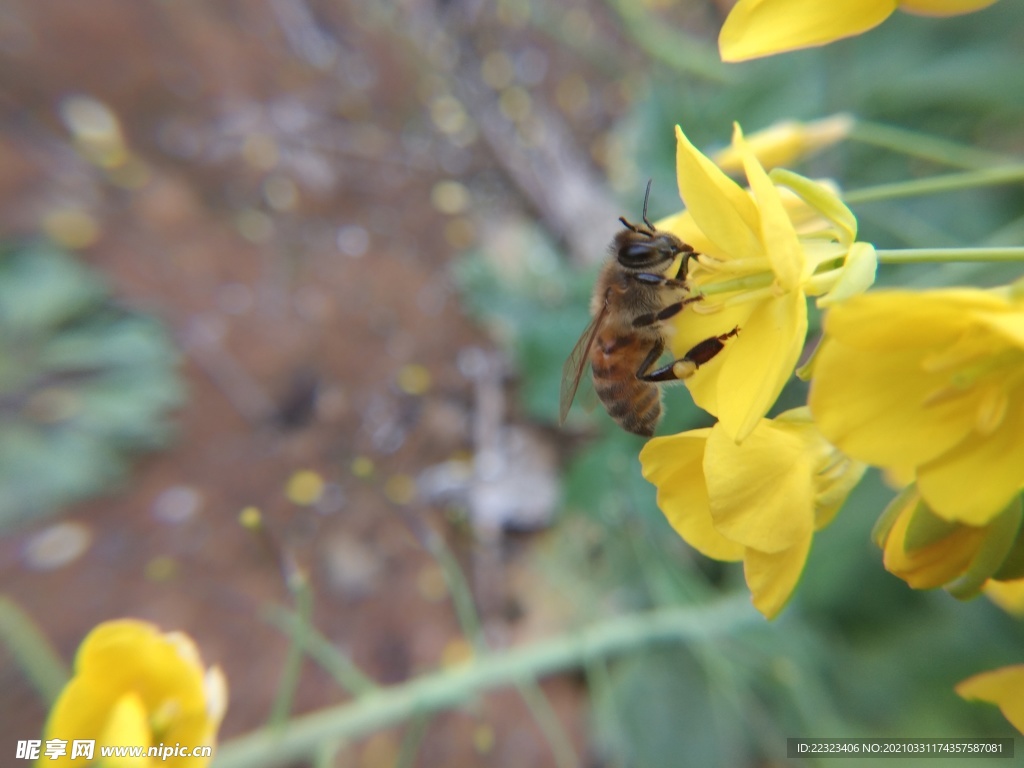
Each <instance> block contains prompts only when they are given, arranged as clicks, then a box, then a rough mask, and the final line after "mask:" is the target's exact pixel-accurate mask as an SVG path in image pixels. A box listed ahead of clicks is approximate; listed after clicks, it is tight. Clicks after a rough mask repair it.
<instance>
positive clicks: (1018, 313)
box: [972, 304, 1024, 349]
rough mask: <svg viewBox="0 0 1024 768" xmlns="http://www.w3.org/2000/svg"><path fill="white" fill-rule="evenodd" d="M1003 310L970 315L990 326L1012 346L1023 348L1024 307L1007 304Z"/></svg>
mask: <svg viewBox="0 0 1024 768" xmlns="http://www.w3.org/2000/svg"><path fill="white" fill-rule="evenodd" d="M1006 310H1007V311H1004V312H979V311H975V312H974V313H972V317H973V318H974V319H975V320H976V321H977V322H979V323H981V324H982V325H984V326H985V327H986V328H990V329H991V330H993V331H995V332H996V333H997V334H999V335H1000V336H1002V337H1003V338H1005V339H1006V341H1008V342H1009V343H1010V344H1012V345H1013V346H1015V347H1017V348H1019V349H1024V308H1021V307H1020V306H1019V305H1013V304H1010V305H1007V307H1006Z"/></svg>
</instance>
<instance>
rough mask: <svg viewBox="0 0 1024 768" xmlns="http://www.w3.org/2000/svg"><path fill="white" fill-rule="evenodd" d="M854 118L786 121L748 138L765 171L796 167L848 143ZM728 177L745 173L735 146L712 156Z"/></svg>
mask: <svg viewBox="0 0 1024 768" xmlns="http://www.w3.org/2000/svg"><path fill="white" fill-rule="evenodd" d="M853 126H854V119H853V116H852V115H847V114H838V115H832V116H831V117H825V118H822V119H821V120H812V121H811V122H806V123H805V122H800V121H798V120H783V121H781V122H778V123H775V124H774V125H770V126H768V127H767V128H765V129H764V130H761V131H757V132H756V133H752V134H750V135H749V136H747V137H746V142H747V146H749V147H750V151H751V152H753V153H754V157H756V158H757V160H758V162H760V163H761V165H763V166H764V167H765V168H776V167H778V166H782V165H793V164H794V163H797V162H799V161H800V160H803V159H804V158H805V157H808V156H809V155H813V154H815V153H816V152H818V151H819V150H822V149H825V148H826V147H830V146H832V145H833V144H837V143H838V142H840V141H842V140H843V139H845V138H846V137H847V136H849V135H850V131H852V130H853ZM711 159H712V160H714V161H715V164H716V165H717V166H718V167H719V168H721V169H722V170H723V171H725V172H726V173H737V172H739V171H742V170H743V158H742V157H741V156H740V153H739V150H738V149H737V148H736V146H735V145H730V146H728V147H726V148H725V149H723V150H722V151H720V152H716V153H715V154H714V155H712V156H711Z"/></svg>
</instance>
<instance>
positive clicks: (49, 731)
mask: <svg viewBox="0 0 1024 768" xmlns="http://www.w3.org/2000/svg"><path fill="white" fill-rule="evenodd" d="M226 706H227V687H226V684H225V681H224V676H223V674H222V673H221V671H220V669H219V668H218V667H212V668H211V669H209V670H204V669H203V666H202V662H201V660H200V658H199V653H198V651H197V649H196V647H195V644H194V643H193V642H192V640H191V639H190V638H189V637H188V636H186V635H184V634H181V633H179V632H171V633H168V634H161V633H160V631H159V629H158V628H157V627H155V626H153V625H152V624H147V623H146V622H142V621H135V620H131V619H122V620H117V621H108V622H104V623H103V624H100V625H99V626H97V627H96V628H95V629H93V630H92V632H90V633H89V635H88V636H87V637H86V638H85V640H83V641H82V645H81V646H79V649H78V653H77V655H76V657H75V674H74V677H73V678H72V679H71V681H70V682H69V683H68V684H67V686H65V688H64V690H63V691H62V692H61V694H60V696H59V697H58V698H57V701H56V703H55V704H54V706H53V709H52V710H51V712H50V717H49V719H48V721H47V723H46V733H45V737H44V739H45V740H50V739H62V740H66V741H67V742H68V754H66V755H65V756H63V757H59V758H57V759H56V760H51V759H50V758H49V757H46V756H44V757H43V758H41V760H40V761H39V765H47V766H49V765H86V764H90V761H83V760H82V759H75V760H72V759H70V746H71V743H72V742H73V741H75V740H95V741H96V749H95V753H94V761H93V762H92V764H96V765H103V762H102V761H101V760H100V748H101V747H103V746H126V747H130V746H138V747H144V748H147V749H148V748H149V747H153V746H158V745H160V744H163V745H170V746H173V745H176V744H181V745H182V746H187V747H189V748H194V747H201V746H213V745H214V741H215V739H216V735H217V729H218V728H219V726H220V721H221V718H222V717H223V716H224V711H225V709H226ZM125 759H126V758H120V760H121V762H119V763H117V764H118V765H122V764H123V765H132V766H140V767H142V768H150V767H151V766H152V768H156V766H167V767H168V768H202V767H203V766H205V765H207V764H209V762H210V758H199V757H173V756H172V757H168V758H167V759H161V758H160V757H145V758H129V759H128V760H129V762H124V761H125ZM107 762H108V764H111V765H112V764H113V763H111V762H110V761H109V760H108V761H107Z"/></svg>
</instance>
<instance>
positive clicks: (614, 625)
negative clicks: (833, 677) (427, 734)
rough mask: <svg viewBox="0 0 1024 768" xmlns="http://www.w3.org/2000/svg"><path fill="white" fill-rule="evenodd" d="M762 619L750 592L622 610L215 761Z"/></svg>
mask: <svg viewBox="0 0 1024 768" xmlns="http://www.w3.org/2000/svg"><path fill="white" fill-rule="evenodd" d="M759 618H760V616H759V615H758V614H757V613H756V612H755V611H754V610H753V609H752V608H751V607H750V598H749V596H748V595H746V594H743V595H742V596H737V597H732V598H729V599H725V600H721V601H719V602H717V603H714V604H712V605H709V606H701V607H687V608H673V609H668V610H661V611H653V612H650V613H641V614H633V615H628V616H621V617H617V618H614V619H610V620H608V621H605V622H603V623H601V624H597V625H596V626H592V627H590V628H589V629H585V630H581V631H578V632H571V633H568V634H565V635H561V636H558V637H555V638H553V639H551V640H548V641H545V642H541V643H535V644H533V645H530V646H527V647H525V648H518V649H513V650H509V651H506V652H502V653H499V654H494V655H490V656H485V657H482V658H478V659H476V660H475V661H473V662H471V663H468V664H464V665H462V666H459V667H455V668H452V669H446V670H442V671H440V672H436V673H433V674H428V675H423V676H421V677H418V678H415V679H413V680H411V681H409V682H407V683H402V684H400V685H396V686H392V687H390V688H385V689H381V690H379V691H377V692H375V693H370V694H368V695H366V696H363V697H361V698H359V699H357V700H356V701H354V702H352V703H350V704H345V705H342V706H338V707H332V708H329V709H323V710H320V711H319V712H313V713H311V714H308V715H302V716H299V717H295V718H293V719H292V720H290V721H289V722H288V723H287V724H286V725H285V727H284V728H275V729H271V728H263V729H260V730H258V731H255V732H253V733H250V734H249V735H247V736H242V737H240V738H237V739H234V740H232V741H229V742H227V743H225V744H224V745H223V746H222V747H221V749H220V751H219V753H218V755H217V757H216V759H215V761H214V768H269V766H281V765H285V764H287V763H289V762H294V761H296V760H301V759H304V758H308V756H309V755H311V754H314V753H315V752H316V750H317V748H318V745H319V744H320V743H321V742H322V741H324V740H325V739H343V738H352V737H355V736H359V735H362V734H365V733H369V732H371V731H375V730H379V729H381V728H385V727H388V726H390V725H394V724H396V723H399V722H402V721H404V720H407V719H409V718H410V717H413V716H416V715H422V714H423V713H425V712H432V711H437V710H440V709H447V708H451V707H455V706H458V705H460V704H462V703H463V702H465V701H466V700H467V699H470V698H472V697H473V696H475V695H477V694H479V693H481V692H483V691H487V690H490V689H493V688H500V687H504V686H508V685H515V684H517V683H519V682H521V681H523V680H531V679H536V678H538V677H540V676H543V675H548V674H551V673H553V672H558V671H562V670H566V669H573V668H576V667H580V666H582V665H585V664H587V663H589V662H592V661H594V660H595V659H599V658H604V657H606V656H611V655H615V654H619V653H624V652H627V651H631V652H637V651H640V650H641V649H643V648H645V647H646V646H649V645H655V644H665V643H678V642H682V641H686V640H698V639H707V638H711V637H715V636H718V635H722V634H726V633H729V632H732V631H735V630H736V629H738V628H740V627H741V626H743V625H745V624H751V623H753V622H755V621H756V620H757V619H759Z"/></svg>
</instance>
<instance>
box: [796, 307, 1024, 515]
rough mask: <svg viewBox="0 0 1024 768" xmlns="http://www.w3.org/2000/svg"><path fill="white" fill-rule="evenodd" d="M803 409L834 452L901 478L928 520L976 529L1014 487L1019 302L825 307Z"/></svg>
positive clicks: (1020, 380)
mask: <svg viewBox="0 0 1024 768" xmlns="http://www.w3.org/2000/svg"><path fill="white" fill-rule="evenodd" d="M809 404H810V407H811V412H812V413H813V414H814V419H815V421H816V422H817V423H818V426H819V428H820V429H821V431H822V433H823V434H824V435H825V437H826V438H828V439H829V440H830V441H831V442H832V443H834V444H835V445H836V446H837V447H839V449H840V450H842V451H843V452H844V453H846V454H848V455H850V456H853V457H854V458H857V459H859V460H861V461H864V462H866V463H868V464H873V465H875V466H879V467H884V468H886V469H891V470H895V471H896V472H897V473H899V474H902V475H904V476H905V475H907V474H912V477H913V478H914V479H915V480H916V483H917V488H918V490H919V491H920V493H921V496H922V497H923V499H924V500H925V501H926V502H927V504H928V506H929V507H930V508H931V510H932V511H934V512H935V514H936V515H938V516H939V517H941V518H943V519H945V520H947V521H950V522H960V523H964V524H967V525H973V526H984V525H987V524H988V523H989V522H990V521H991V520H993V519H994V518H995V517H996V516H997V515H998V514H1000V513H1001V512H1002V511H1003V510H1004V509H1006V507H1007V505H1009V504H1010V502H1011V501H1012V500H1013V499H1014V497H1016V496H1017V494H1018V493H1019V492H1020V491H1021V488H1022V486H1024V440H1022V439H1021V435H1024V299H1022V297H1021V296H1019V295H1015V294H1014V293H1013V291H1012V290H1011V289H1000V290H981V289H968V288H964V289H946V290H935V291H928V292H919V293H915V292H909V291H879V292H875V293H872V294H870V295H866V296H857V297H854V298H851V299H849V300H848V301H845V302H842V303H840V304H837V305H836V306H834V307H833V308H832V309H831V311H830V312H829V314H828V316H827V317H826V319H825V338H824V341H823V343H822V345H821V347H820V348H819V350H818V353H817V355H816V356H815V360H814V367H813V380H812V382H811V391H810V396H809Z"/></svg>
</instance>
